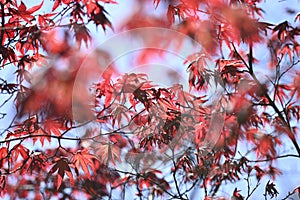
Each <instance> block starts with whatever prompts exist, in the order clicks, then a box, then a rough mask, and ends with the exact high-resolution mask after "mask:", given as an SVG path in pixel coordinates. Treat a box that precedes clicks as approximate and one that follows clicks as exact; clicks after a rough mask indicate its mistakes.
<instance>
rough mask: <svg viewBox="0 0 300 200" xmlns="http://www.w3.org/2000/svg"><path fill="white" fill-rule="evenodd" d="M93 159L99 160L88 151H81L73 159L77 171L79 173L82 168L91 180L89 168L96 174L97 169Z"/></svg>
mask: <svg viewBox="0 0 300 200" xmlns="http://www.w3.org/2000/svg"><path fill="white" fill-rule="evenodd" d="M93 159H97V157H96V156H94V155H92V154H90V153H89V150H88V149H84V150H79V151H77V152H76V154H75V155H74V156H73V158H72V162H73V163H74V164H75V167H76V169H77V170H78V171H79V169H80V168H81V169H82V170H83V172H84V173H85V174H86V175H87V177H88V179H90V178H91V174H90V171H89V167H90V168H91V169H92V171H93V172H94V173H95V172H96V170H95V167H94V162H93Z"/></svg>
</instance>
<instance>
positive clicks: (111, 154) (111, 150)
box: [97, 142, 121, 165]
mask: <svg viewBox="0 0 300 200" xmlns="http://www.w3.org/2000/svg"><path fill="white" fill-rule="evenodd" d="M120 153H121V149H120V147H119V146H118V144H112V143H111V142H108V143H101V145H99V147H97V155H99V157H100V160H101V161H102V163H104V164H108V163H109V162H112V164H113V165H116V160H118V161H121V158H120Z"/></svg>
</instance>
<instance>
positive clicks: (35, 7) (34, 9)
mask: <svg viewBox="0 0 300 200" xmlns="http://www.w3.org/2000/svg"><path fill="white" fill-rule="evenodd" d="M43 4H44V0H43V1H42V2H41V3H40V4H39V5H37V6H33V7H31V8H29V9H28V10H27V12H29V13H30V14H31V13H34V12H36V11H38V10H39V9H40V8H41V7H42V6H43Z"/></svg>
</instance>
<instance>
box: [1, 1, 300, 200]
mask: <svg viewBox="0 0 300 200" xmlns="http://www.w3.org/2000/svg"><path fill="white" fill-rule="evenodd" d="M24 2H25V3H26V5H28V7H31V6H33V5H37V4H38V3H40V2H41V1H30V0H25V1H24ZM117 2H118V5H105V9H106V10H107V11H108V13H109V17H108V18H109V20H110V21H111V22H112V24H113V26H114V29H115V31H112V30H110V29H108V30H107V31H106V33H104V32H103V30H102V29H101V27H98V30H96V29H95V28H94V26H93V25H91V26H89V29H90V32H91V35H92V36H93V42H92V44H91V46H90V47H89V48H88V49H87V51H88V52H90V53H93V51H94V50H95V49H97V48H99V46H100V47H101V44H103V43H105V42H107V41H108V40H110V39H111V37H113V36H115V35H116V34H118V33H119V32H121V30H120V29H119V27H120V26H121V25H122V24H123V23H124V21H126V20H127V19H129V17H130V16H131V15H132V13H134V11H135V10H136V8H135V1H132V0H120V1H117ZM162 2H163V1H162ZM52 5H53V2H52V1H48V0H45V2H44V6H43V9H44V11H45V12H49V10H51V8H52ZM260 5H261V6H262V9H263V10H265V13H264V16H265V19H261V21H266V22H269V23H274V24H275V23H276V24H278V23H280V22H283V21H285V20H287V21H289V22H290V23H293V21H294V17H295V15H296V13H298V12H299V11H300V5H299V1H298V0H282V1H277V0H265V1H263V2H262V3H261V4H260ZM287 9H290V10H294V11H295V13H294V14H292V15H290V14H288V13H287V12H286V10H287ZM163 10H164V9H163V8H162V5H160V6H159V7H158V8H157V9H156V10H155V8H154V6H153V7H149V10H148V12H149V14H154V15H155V13H156V12H162V11H163ZM42 12H43V11H42ZM119 45H122V44H119ZM126 45H128V44H126ZM113 51H114V50H113V48H112V54H113V53H114V52H113ZM254 53H255V55H254V56H255V57H259V58H261V61H263V59H265V60H266V62H265V65H264V64H263V62H261V63H262V64H261V65H260V66H257V69H258V70H257V71H258V73H262V72H265V71H267V70H268V69H267V57H265V56H264V55H266V53H267V50H266V49H264V48H256V49H255V52H254ZM132 56H134V53H132V54H126V55H124V56H123V57H120V58H119V59H118V60H117V61H116V64H117V65H118V66H122V67H124V68H122V70H123V71H121V72H131V71H133V69H132V68H128V69H127V68H126V66H130V65H131V64H132V63H130V60H131V58H132ZM166 61H167V62H169V61H171V62H169V63H168V64H167V65H168V66H169V67H170V68H171V71H172V70H173V71H176V72H178V73H179V74H181V73H183V72H184V71H185V69H182V68H178V65H177V62H182V60H181V59H180V58H177V57H176V56H174V55H172V54H168V56H167V57H166V58H165V59H159V58H157V60H156V61H155V65H156V67H157V66H164V67H165V66H166V64H165V62H166ZM139 70H141V71H143V70H145V72H149V65H148V66H145V67H143V68H139ZM151 70H153V71H150V74H151V75H152V76H151V77H150V79H151V78H152V79H154V80H155V79H156V81H158V82H160V83H161V84H166V85H168V84H171V83H173V81H174V80H169V79H166V80H165V81H166V82H163V81H162V80H161V78H162V77H164V78H166V77H167V75H166V74H164V73H162V72H161V71H160V72H159V73H160V74H159V75H157V73H156V69H151ZM260 70H261V71H262V72H260ZM262 74H263V73H262ZM0 75H1V77H4V78H6V79H7V80H8V81H9V82H10V81H14V78H15V77H14V75H13V70H11V69H9V68H8V67H7V68H5V69H3V70H1V71H0ZM262 78H264V75H262ZM182 79H183V80H184V79H186V76H185V75H183V76H182ZM0 104H1V101H0ZM12 105H13V102H11V103H8V104H7V105H6V106H5V107H4V110H6V109H7V110H10V111H9V113H10V116H8V117H7V118H6V119H7V120H6V121H5V122H4V124H2V125H1V127H5V126H6V124H5V123H7V122H9V121H10V120H9V119H11V118H12V117H13V116H14V112H13V111H12V109H11V107H12ZM1 123H3V120H2V121H1ZM298 141H300V140H298ZM285 142H286V143H285ZM289 144H290V142H289V141H284V144H283V145H285V146H286V148H285V149H286V150H287V151H289V149H290V145H289ZM246 145H247V144H246V143H240V147H239V149H240V151H241V152H243V149H245V148H244V147H245V146H246ZM275 166H277V167H279V168H280V169H282V174H283V175H282V176H278V177H277V179H276V180H275V181H274V183H275V184H276V188H277V189H278V191H279V196H278V197H276V198H275V199H282V198H283V197H285V196H286V195H287V193H288V192H290V191H291V190H293V189H294V188H296V187H297V186H299V185H300V181H299V177H300V161H299V159H294V158H284V159H280V160H278V161H277V162H276V165H275ZM268 180H269V177H265V178H263V180H262V182H261V185H263V186H264V185H265V184H266V182H267V181H268ZM255 183H256V182H253V184H255ZM236 187H240V188H246V187H245V181H244V180H241V181H239V182H238V183H237V185H236ZM263 188H264V187H260V190H257V191H256V192H255V193H254V195H253V196H252V198H251V199H261V198H262V196H261V194H262V193H263V192H264V191H262V190H261V189H263ZM233 190H234V187H233V185H232V184H230V186H225V187H222V188H221V189H220V192H219V194H220V195H224V196H225V197H228V198H229V197H230V195H231V194H232V192H233ZM244 192H245V191H244V190H243V191H242V194H245V193H244ZM198 194H199V193H198ZM199 195H201V194H199ZM292 197H294V198H295V199H297V197H296V195H294V196H292Z"/></svg>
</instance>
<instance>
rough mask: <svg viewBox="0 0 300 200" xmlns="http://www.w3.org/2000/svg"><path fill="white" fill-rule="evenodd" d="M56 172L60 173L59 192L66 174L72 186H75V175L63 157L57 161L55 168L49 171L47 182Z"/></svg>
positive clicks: (57, 187)
mask: <svg viewBox="0 0 300 200" xmlns="http://www.w3.org/2000/svg"><path fill="white" fill-rule="evenodd" d="M56 171H58V173H57V186H56V189H57V190H58V189H59V187H60V186H61V183H62V180H63V178H64V175H65V174H67V176H68V177H69V179H70V184H71V185H74V180H73V174H72V172H71V169H70V166H69V163H68V160H67V159H66V158H65V157H61V158H59V159H58V160H56V162H55V164H54V166H53V167H52V168H51V170H50V171H49V173H48V175H47V178H46V180H48V179H49V177H50V175H52V174H54V173H55V172H56Z"/></svg>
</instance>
